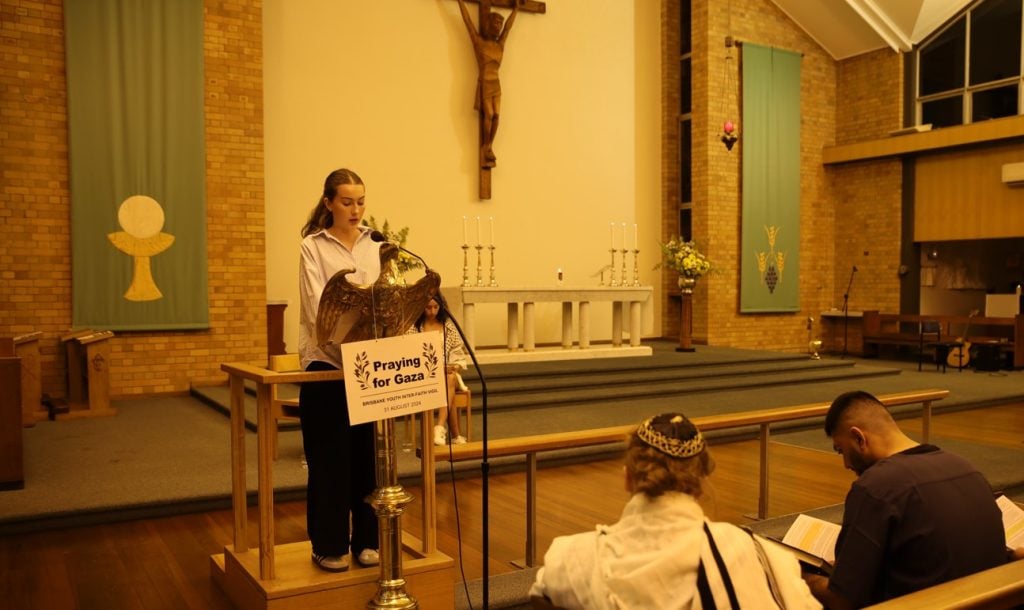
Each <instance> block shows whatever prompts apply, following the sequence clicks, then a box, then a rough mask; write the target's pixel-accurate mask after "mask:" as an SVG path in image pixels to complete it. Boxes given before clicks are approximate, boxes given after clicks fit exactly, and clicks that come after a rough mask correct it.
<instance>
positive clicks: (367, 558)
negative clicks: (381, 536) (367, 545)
mask: <svg viewBox="0 0 1024 610" xmlns="http://www.w3.org/2000/svg"><path fill="white" fill-rule="evenodd" d="M356 561H358V562H359V565H361V566H364V567H365V566H375V565H379V564H380V553H378V552H377V551H376V549H363V550H362V551H361V552H360V553H359V556H358V557H356Z"/></svg>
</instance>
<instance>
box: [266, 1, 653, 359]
mask: <svg viewBox="0 0 1024 610" xmlns="http://www.w3.org/2000/svg"><path fill="white" fill-rule="evenodd" d="M469 6H470V13H471V14H472V15H473V17H474V19H475V18H476V16H477V7H476V5H469ZM504 12H505V14H507V11H504ZM659 18H660V17H659V7H658V3H656V2H623V1H621V0H558V1H557V2H548V3H547V13H546V14H543V15H537V14H529V13H520V14H519V15H518V17H517V19H516V21H515V24H514V26H513V29H512V30H511V33H510V35H509V38H508V41H507V43H506V47H505V57H504V61H503V63H502V66H501V87H502V100H501V123H500V128H499V131H498V135H497V138H496V141H495V152H496V154H497V167H496V168H495V170H494V171H493V174H492V198H491V199H490V200H487V201H482V200H480V198H479V197H478V180H479V177H478V175H479V173H478V170H477V162H476V159H477V146H478V135H477V133H478V119H477V113H476V111H475V110H474V109H473V94H474V89H475V86H476V76H477V67H476V62H475V59H474V56H473V51H472V46H471V43H470V40H469V36H468V33H467V32H466V29H465V26H464V25H463V22H462V19H461V17H460V14H459V9H458V4H457V3H456V2H455V1H454V0H427V1H415V2H410V1H403V2H397V3H395V2H377V1H369V0H360V1H347V2H334V1H331V2H328V1H313V0H304V1H303V2H292V1H288V0H268V1H266V2H265V3H264V16H263V27H264V57H263V59H264V83H265V87H264V100H265V142H266V217H267V227H268V230H267V238H266V248H267V298H268V299H270V300H286V301H287V302H288V308H287V309H286V315H285V343H286V346H287V349H289V350H294V349H295V348H296V346H297V339H296V337H297V326H298V314H299V304H298V287H297V284H298V280H297V271H298V249H299V244H300V241H301V238H300V230H301V228H302V225H303V223H304V221H305V220H306V218H307V216H308V214H309V211H310V209H311V208H312V207H313V205H315V204H316V202H317V199H318V197H319V195H320V193H321V190H322V186H323V180H324V177H325V176H326V175H327V174H328V173H329V172H330V171H332V170H334V169H336V168H338V167H348V168H351V169H354V170H355V171H356V172H358V173H359V174H360V175H361V176H362V178H363V180H364V181H365V182H366V185H367V198H366V201H367V212H366V214H367V216H370V215H372V216H374V217H375V218H376V219H377V221H378V222H380V221H382V220H384V219H387V220H388V221H389V222H390V224H391V225H392V226H393V227H395V226H397V227H408V228H409V239H408V242H407V247H408V248H409V249H411V250H413V251H415V252H416V253H418V254H419V255H421V256H422V257H424V258H425V259H426V260H427V261H428V262H429V263H430V264H431V266H432V267H434V268H435V269H436V270H437V271H439V272H440V273H441V276H442V278H443V282H442V283H443V285H444V286H457V285H459V284H460V283H461V281H462V267H463V251H462V249H461V248H460V246H461V244H462V243H463V217H467V218H468V219H469V222H468V233H469V235H468V240H469V242H470V245H471V246H473V245H475V244H476V243H477V231H476V217H478V216H479V217H480V218H481V232H482V236H481V241H482V242H483V244H484V245H485V246H487V245H489V244H490V243H491V235H490V233H491V231H490V224H491V223H490V219H491V218H492V217H493V218H494V232H495V237H494V244H495V246H496V250H495V257H496V265H495V266H496V275H497V280H498V282H499V284H500V285H501V286H505V287H516V286H554V285H555V283H556V273H557V269H559V268H561V269H562V270H563V274H564V285H565V286H596V285H597V284H598V281H599V278H598V276H597V274H598V272H599V270H600V268H601V267H602V266H603V265H605V264H607V263H608V262H609V253H608V249H609V247H610V244H609V240H610V238H609V233H610V231H609V223H612V222H614V223H617V224H618V225H619V226H618V228H616V240H617V242H618V241H620V240H621V237H619V235H620V234H621V232H622V229H621V223H626V225H627V229H626V237H627V245H628V246H629V247H630V248H632V247H633V224H634V223H636V224H637V227H638V237H639V239H638V241H639V247H640V250H641V255H640V259H641V264H640V280H641V282H642V283H643V284H645V285H654V284H658V279H659V276H658V272H657V271H654V270H653V269H652V267H653V266H654V264H655V262H656V258H655V250H656V248H657V242H658V240H659V238H660V234H659V233H660V226H659V225H660V221H659V214H660V206H661V199H660V182H659V180H660V163H661V162H660V137H661V134H660V120H659V107H660V106H659V105H660V97H659V96H660V76H659V75H660V58H659V50H660V35H659ZM617 247H618V244H617ZM484 255H485V259H484V273H485V274H486V273H487V271H488V269H487V267H488V259H487V258H486V256H487V250H486V249H485V250H484ZM618 264H620V265H621V261H619V263H618ZM629 265H630V268H629V273H630V274H632V258H630V261H629ZM475 267H476V260H475V249H471V251H470V274H471V279H472V280H473V281H475V279H476V275H475V273H476V271H475ZM485 279H489V278H485ZM660 292H661V290H660V286H659V287H658V289H657V290H656V292H655V294H654V296H653V298H652V301H651V306H652V307H651V308H649V310H648V314H647V316H646V320H645V326H644V334H645V335H648V336H649V335H658V334H660V328H659V326H660V324H655V322H654V321H655V319H656V318H657V316H655V315H654V313H653V312H654V311H655V309H654V307H655V306H656V304H657V303H658V302H659V300H660V299H661V294H660ZM560 313H561V309H560V306H559V305H558V304H557V303H556V304H538V305H537V316H538V319H537V340H538V342H539V343H544V342H557V341H559V339H560V332H561V325H560ZM477 316H478V319H477V323H476V332H477V343H478V345H501V344H504V343H505V316H506V312H505V308H504V307H503V306H500V305H494V306H481V307H478V313H477ZM610 327H611V323H610V307H607V308H606V307H603V306H602V307H595V308H594V311H593V314H592V328H591V333H592V337H593V338H594V339H595V340H597V341H600V340H602V339H603V340H607V339H609V338H610V335H611V333H610Z"/></svg>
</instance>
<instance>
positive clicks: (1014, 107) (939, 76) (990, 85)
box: [916, 0, 1024, 127]
mask: <svg viewBox="0 0 1024 610" xmlns="http://www.w3.org/2000/svg"><path fill="white" fill-rule="evenodd" d="M1022 2H1024V0H981V1H980V2H977V3H976V4H974V5H972V6H971V7H969V8H968V9H967V10H966V11H965V12H964V13H963V14H961V15H960V16H958V17H957V18H956V19H954V20H953V21H952V22H950V23H949V24H948V25H946V27H944V28H943V29H942V30H940V31H938V32H937V33H935V34H934V35H932V36H931V37H930V38H928V39H926V40H924V41H923V42H922V43H921V45H920V47H919V48H918V49H917V52H916V55H917V95H916V108H917V123H918V124H927V123H931V124H932V126H933V127H946V126H950V125H963V124H966V123H976V122H979V121H985V120H988V119H996V118H1000V117H1005V116H1014V115H1018V114H1021V108H1022V106H1024V104H1022V99H1021V96H1022V90H1024V87H1022V83H1024V81H1022V78H1021V76H1022V74H1021V32H1022V31H1024V16H1022V10H1021V5H1022Z"/></svg>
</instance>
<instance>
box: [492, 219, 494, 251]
mask: <svg viewBox="0 0 1024 610" xmlns="http://www.w3.org/2000/svg"><path fill="white" fill-rule="evenodd" d="M491 245H492V246H493V245H494V216H491Z"/></svg>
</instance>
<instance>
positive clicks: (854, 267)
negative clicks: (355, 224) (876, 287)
mask: <svg viewBox="0 0 1024 610" xmlns="http://www.w3.org/2000/svg"><path fill="white" fill-rule="evenodd" d="M374 241H377V240H374ZM853 272H854V273H857V265H854V266H853Z"/></svg>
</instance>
